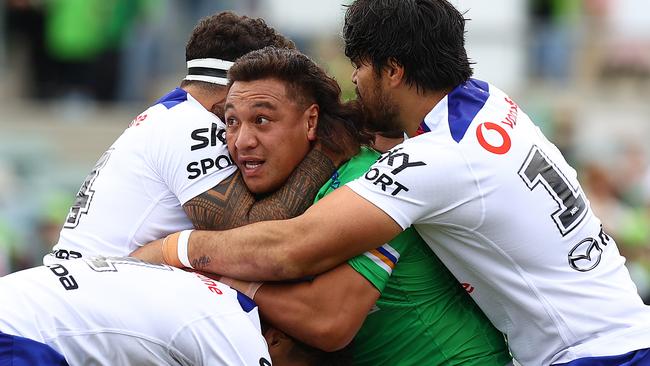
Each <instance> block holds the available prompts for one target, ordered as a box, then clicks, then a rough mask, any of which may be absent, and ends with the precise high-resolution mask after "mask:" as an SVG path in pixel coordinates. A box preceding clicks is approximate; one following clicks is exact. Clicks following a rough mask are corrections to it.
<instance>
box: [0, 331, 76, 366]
mask: <svg viewBox="0 0 650 366" xmlns="http://www.w3.org/2000/svg"><path fill="white" fill-rule="evenodd" d="M33 365H39V366H68V363H67V362H66V360H65V358H64V357H63V356H62V355H61V354H60V353H58V352H57V351H55V350H54V348H52V347H50V346H48V345H47V344H44V343H40V342H36V341H34V340H31V339H27V338H23V337H18V336H13V335H9V334H5V333H2V332H0V366H33Z"/></svg>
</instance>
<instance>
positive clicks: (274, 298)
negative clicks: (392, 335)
mask: <svg viewBox="0 0 650 366" xmlns="http://www.w3.org/2000/svg"><path fill="white" fill-rule="evenodd" d="M379 296H380V293H379V291H378V290H377V289H376V288H375V287H374V286H373V285H372V284H371V283H370V282H368V280H366V278H365V277H363V276H362V275H360V274H359V273H358V272H357V271H355V270H354V269H353V268H352V267H351V266H349V265H348V264H342V265H340V266H338V267H336V268H334V269H332V270H331V271H328V272H326V273H323V274H321V275H319V276H317V277H316V278H315V279H314V280H313V281H311V282H303V283H297V284H266V285H264V286H262V287H261V288H260V290H259V291H258V294H257V296H256V297H255V301H256V302H257V304H258V306H259V307H260V311H261V313H262V315H264V317H265V318H266V319H267V320H268V321H269V322H271V323H272V324H273V325H274V326H275V327H277V328H278V329H281V330H283V331H284V332H286V333H287V334H289V335H291V336H293V337H294V338H297V339H299V340H300V341H302V342H304V343H307V344H310V345H312V346H314V347H317V348H320V349H323V350H326V351H334V350H337V349H341V348H343V347H345V346H346V345H347V344H348V343H349V342H350V341H351V340H352V339H353V338H354V336H355V334H356V333H357V331H358V330H359V328H360V327H361V325H362V324H363V321H364V320H365V318H366V315H367V314H368V312H369V310H370V309H371V307H372V306H373V304H374V303H375V302H376V301H377V299H378V298H379Z"/></svg>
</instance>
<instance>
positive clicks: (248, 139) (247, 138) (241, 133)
mask: <svg viewBox="0 0 650 366" xmlns="http://www.w3.org/2000/svg"><path fill="white" fill-rule="evenodd" d="M232 137H233V138H234V142H235V147H236V148H237V150H240V151H242V150H243V151H245V150H249V149H253V148H255V147H256V146H257V144H258V140H257V135H256V132H255V128H253V127H251V126H249V125H248V124H247V123H242V124H241V126H239V128H238V129H237V131H236V132H235V133H234V136H232Z"/></svg>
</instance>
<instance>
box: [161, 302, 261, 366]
mask: <svg viewBox="0 0 650 366" xmlns="http://www.w3.org/2000/svg"><path fill="white" fill-rule="evenodd" d="M169 352H170V353H171V354H172V355H173V357H174V358H175V359H180V360H183V361H185V362H187V363H186V364H188V365H268V366H271V356H270V355H269V352H268V348H267V345H266V341H265V340H264V337H263V336H262V334H261V333H260V331H259V329H257V328H256V327H255V326H254V325H253V324H252V322H251V321H250V320H249V319H248V318H247V317H246V315H244V314H243V312H238V313H232V312H231V313H223V314H215V315H212V316H208V317H203V318H200V319H197V320H195V321H194V322H192V323H190V324H187V325H186V326H184V327H183V328H181V329H180V330H179V331H178V332H177V333H176V335H175V336H174V338H173V339H172V341H171V343H170V345H169Z"/></svg>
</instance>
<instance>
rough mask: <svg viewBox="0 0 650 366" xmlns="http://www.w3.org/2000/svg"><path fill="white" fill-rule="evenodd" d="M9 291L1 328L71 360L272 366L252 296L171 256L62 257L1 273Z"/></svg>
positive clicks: (1, 287)
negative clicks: (161, 259)
mask: <svg viewBox="0 0 650 366" xmlns="http://www.w3.org/2000/svg"><path fill="white" fill-rule="evenodd" d="M0 299H2V301H0V331H1V332H3V333H7V334H13V335H18V336H21V337H26V338H30V339H33V340H36V341H39V342H42V343H45V344H47V345H49V346H51V347H52V348H54V349H55V350H56V351H58V352H59V353H61V354H62V355H63V356H65V358H66V360H67V361H68V363H70V365H91V364H92V365H107V366H109V365H110V366H113V365H271V359H270V356H269V353H268V349H267V344H266V341H265V339H264V337H263V336H262V334H261V330H260V323H259V315H258V312H257V307H255V306H254V303H253V302H252V301H251V300H250V299H248V298H246V297H245V296H243V295H241V294H239V293H238V292H236V291H235V290H233V289H231V288H230V287H228V286H226V285H225V284H222V283H220V282H216V281H214V280H211V279H209V278H207V277H205V276H202V275H199V274H196V273H190V272H185V271H183V270H179V269H175V268H172V267H169V266H165V265H153V264H148V263H144V262H140V261H138V260H137V259H134V258H104V257H95V258H93V257H88V258H82V259H77V260H69V261H62V262H61V263H59V264H53V265H50V266H41V267H36V268H32V269H27V270H24V271H20V272H16V273H13V274H10V275H7V276H5V277H3V278H0ZM240 300H241V302H240Z"/></svg>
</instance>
